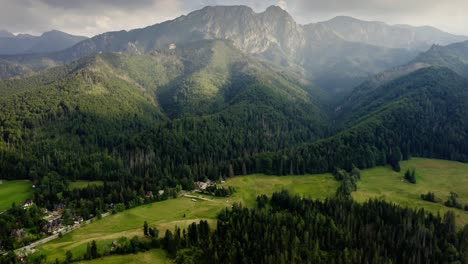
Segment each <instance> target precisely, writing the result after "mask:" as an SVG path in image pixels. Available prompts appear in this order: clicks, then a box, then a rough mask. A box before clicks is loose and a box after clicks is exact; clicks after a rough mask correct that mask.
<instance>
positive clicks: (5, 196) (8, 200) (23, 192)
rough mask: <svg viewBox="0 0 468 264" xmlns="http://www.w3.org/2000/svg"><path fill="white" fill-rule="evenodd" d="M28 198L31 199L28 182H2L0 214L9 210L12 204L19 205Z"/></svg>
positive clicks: (30, 184) (30, 188)
mask: <svg viewBox="0 0 468 264" xmlns="http://www.w3.org/2000/svg"><path fill="white" fill-rule="evenodd" d="M29 198H32V183H31V182H30V181H26V180H24V181H22V180H18V181H2V184H0V212H2V211H4V210H7V209H8V208H10V207H11V205H12V203H16V204H17V205H19V204H22V203H23V202H24V201H25V200H26V199H29Z"/></svg>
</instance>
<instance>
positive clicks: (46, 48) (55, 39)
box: [0, 30, 87, 55]
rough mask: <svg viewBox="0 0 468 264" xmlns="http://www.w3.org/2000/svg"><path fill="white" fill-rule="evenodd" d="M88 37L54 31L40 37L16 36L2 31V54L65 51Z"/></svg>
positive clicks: (0, 39) (0, 45)
mask: <svg viewBox="0 0 468 264" xmlns="http://www.w3.org/2000/svg"><path fill="white" fill-rule="evenodd" d="M85 39H87V37H81V36H74V35H70V34H67V33H64V32H61V31H57V30H52V31H48V32H45V33H43V34H42V35H40V36H32V35H28V34H18V35H14V34H12V33H10V32H8V31H5V30H0V54H6V55H12V54H25V53H46V52H54V51H60V50H64V49H66V48H69V47H71V46H73V45H75V44H76V43H78V42H80V41H83V40H85Z"/></svg>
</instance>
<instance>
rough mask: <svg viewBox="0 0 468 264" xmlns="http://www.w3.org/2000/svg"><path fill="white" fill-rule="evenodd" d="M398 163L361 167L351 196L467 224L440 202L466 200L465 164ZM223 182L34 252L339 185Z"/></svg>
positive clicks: (54, 251)
mask: <svg viewBox="0 0 468 264" xmlns="http://www.w3.org/2000/svg"><path fill="white" fill-rule="evenodd" d="M401 167H402V170H401V172H400V173H396V172H394V171H392V170H391V169H390V168H389V167H377V168H373V169H369V170H363V171H362V179H361V180H360V181H359V182H358V191H357V192H355V193H353V198H354V199H355V200H357V201H359V202H364V201H366V200H368V199H370V198H378V199H385V200H386V201H389V202H393V203H397V204H400V205H402V206H408V207H412V208H424V209H425V210H428V211H430V212H433V213H437V212H440V213H441V214H443V213H445V212H447V211H448V210H453V211H454V212H455V213H456V215H457V221H458V224H460V225H461V224H468V213H467V212H464V211H462V210H457V209H451V208H447V207H445V206H444V205H443V202H444V201H446V200H447V197H448V195H449V193H450V192H451V191H453V192H456V193H458V195H459V201H460V202H461V203H463V204H468V164H464V163H459V162H452V161H444V160H434V159H422V158H413V159H411V160H410V161H404V162H402V163H401ZM407 169H415V170H416V175H417V184H410V183H408V182H407V181H405V180H404V179H403V175H404V172H405V171H406V170H407ZM222 185H223V186H226V187H227V186H232V187H235V189H236V192H235V194H234V195H233V196H231V197H228V198H217V197H210V196H206V195H199V194H197V193H194V194H192V195H194V196H197V197H203V198H207V199H208V201H206V200H198V199H197V200H196V201H193V200H192V198H186V197H180V198H177V199H173V200H167V201H162V202H156V203H152V204H148V205H143V206H140V207H137V208H133V209H130V210H126V211H124V212H122V213H118V214H115V215H111V216H108V217H106V218H103V219H101V220H99V221H96V222H94V223H91V224H88V225H86V226H84V227H82V228H80V229H78V230H76V231H73V232H71V233H69V234H67V235H64V236H63V237H62V238H59V239H56V240H54V241H51V242H49V243H47V244H44V245H42V246H41V247H40V248H39V250H40V252H41V253H44V254H46V255H47V256H48V260H49V261H54V260H55V259H56V258H58V259H59V260H63V259H64V256H65V252H66V251H67V250H71V251H72V253H73V255H74V256H82V255H83V254H84V251H85V249H86V244H87V243H89V242H91V241H93V240H96V241H97V243H98V247H99V248H101V249H102V248H103V247H104V246H106V245H109V244H110V243H111V242H112V241H114V240H117V239H118V238H120V237H123V236H124V237H132V236H142V233H143V231H142V226H143V223H144V221H148V223H149V225H150V226H157V227H158V229H159V230H160V235H162V234H163V233H164V231H165V230H166V229H173V228H174V227H175V226H179V227H185V226H187V225H188V224H190V223H192V222H194V221H199V220H201V219H206V220H208V221H209V222H210V224H211V225H210V226H212V227H213V228H214V226H215V224H216V221H215V218H216V215H217V213H218V212H219V211H220V210H221V209H222V208H226V207H230V206H231V205H232V204H233V203H242V204H243V205H244V206H248V207H252V206H255V199H256V197H257V195H260V194H266V195H271V194H272V193H273V192H275V191H280V190H282V189H286V190H289V191H290V192H292V193H295V194H298V195H300V196H302V197H308V198H312V199H324V198H327V197H331V196H333V195H334V194H335V191H336V188H337V187H338V185H339V183H338V182H337V181H335V179H334V178H333V176H332V175H331V174H319V175H301V176H266V175H249V176H239V177H235V178H232V179H229V180H228V181H227V182H226V183H225V184H222ZM82 186H86V185H82ZM428 191H431V192H434V193H435V195H436V198H437V199H438V202H437V203H430V202H426V201H423V200H421V199H420V195H421V194H423V193H427V192H428ZM163 253H164V252H163V251H161V250H152V251H150V252H146V253H141V254H137V255H127V256H111V257H105V258H102V259H100V260H96V263H124V262H127V263H165V262H166V261H168V260H167V258H166V257H165V255H164V254H163ZM92 263H94V262H92Z"/></svg>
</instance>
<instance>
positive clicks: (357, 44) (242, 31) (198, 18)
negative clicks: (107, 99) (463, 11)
mask: <svg viewBox="0 0 468 264" xmlns="http://www.w3.org/2000/svg"><path fill="white" fill-rule="evenodd" d="M346 19H351V18H342V17H338V18H336V19H332V20H330V21H326V22H322V23H315V24H309V25H299V24H298V23H296V22H295V21H294V19H293V18H292V17H291V15H290V14H288V13H287V12H286V11H285V10H283V9H281V8H279V7H276V6H271V7H269V8H267V9H266V10H265V11H264V12H261V13H256V12H254V11H253V10H252V9H251V8H249V7H246V6H209V7H205V8H203V9H201V10H197V11H194V12H191V13H190V14H188V15H186V16H181V17H179V18H176V19H174V20H171V21H166V22H163V23H160V24H156V25H152V26H149V27H146V28H141V29H135V30H130V31H128V32H127V31H118V32H107V33H104V34H101V35H98V36H95V37H93V38H90V39H87V40H84V41H82V42H80V43H78V44H76V45H74V46H73V47H70V48H68V49H66V50H64V51H61V52H56V53H52V54H43V55H37V54H35V55H28V56H24V55H23V56H2V59H3V60H5V61H9V62H11V63H14V64H21V65H23V66H25V67H27V68H29V69H31V70H34V71H36V70H38V69H45V68H47V67H50V66H51V65H60V64H66V63H69V62H71V61H74V60H78V59H80V58H82V57H85V56H88V55H91V54H94V53H97V52H122V53H128V54H145V53H151V52H153V51H156V50H160V49H165V48H168V47H169V46H171V45H176V46H179V45H186V44H189V43H192V42H196V41H200V40H205V39H227V40H230V41H232V42H233V43H234V45H235V47H237V48H238V49H240V50H242V51H243V52H246V53H249V54H251V55H252V56H254V57H257V58H259V59H261V60H265V61H268V62H272V63H274V64H276V65H278V66H279V67H283V68H287V69H288V70H289V71H293V72H295V73H296V74H300V75H302V76H303V77H304V78H306V79H308V80H310V81H312V82H314V83H315V84H316V85H317V86H319V87H321V88H322V90H324V93H326V94H328V95H329V98H336V97H337V95H343V96H344V94H346V93H348V92H349V91H350V89H351V88H353V87H355V86H356V85H357V84H359V83H361V82H362V81H364V80H366V79H367V78H369V77H371V76H373V75H375V74H377V73H379V72H382V71H384V70H387V69H390V68H393V67H396V66H398V65H402V64H405V63H407V62H408V61H409V60H411V59H412V58H414V57H416V56H417V54H418V52H419V51H420V49H421V47H420V46H421V45H423V44H424V43H439V42H440V43H448V42H450V41H457V40H459V39H461V38H463V37H459V36H453V35H450V34H448V33H444V32H439V31H437V30H435V29H433V30H432V31H430V32H431V34H432V33H434V36H435V37H434V39H431V38H429V37H427V34H426V33H424V32H426V31H427V29H426V28H411V27H407V26H388V25H386V24H383V23H380V22H364V21H359V20H353V21H358V22H359V23H357V22H355V23H350V24H352V25H353V27H352V28H349V26H350V25H348V24H349V23H344V22H343V20H346ZM361 24H362V25H361ZM389 28H390V29H393V28H397V29H398V30H396V29H395V30H393V31H391V33H392V35H395V36H392V38H395V40H388V39H385V40H383V41H381V42H378V41H377V40H380V39H381V35H382V34H384V33H385V32H387V31H389V30H390V29H389ZM371 29H373V30H371ZM363 32H366V33H365V34H364V33H363ZM345 33H347V34H345ZM364 35H368V36H367V37H364ZM352 36H355V37H352ZM387 42H388V43H392V44H391V45H387ZM404 43H407V44H408V43H409V44H408V45H403V44H404ZM424 45H425V44H424ZM4 75H5V74H4Z"/></svg>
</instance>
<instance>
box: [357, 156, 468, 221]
mask: <svg viewBox="0 0 468 264" xmlns="http://www.w3.org/2000/svg"><path fill="white" fill-rule="evenodd" d="M407 169H415V170H416V184H411V183H409V182H407V181H405V180H404V179H403V175H404V173H405V171H406V170H407ZM429 191H430V192H433V193H434V194H435V196H436V199H437V203H431V202H427V201H423V200H421V198H420V195H421V194H423V193H424V194H425V193H427V192H429ZM450 192H456V193H457V194H458V196H459V198H458V200H459V201H460V202H461V203H462V204H468V164H465V163H461V162H455V161H446V160H435V159H422V158H412V159H411V160H409V161H404V162H402V163H401V172H400V173H396V172H394V171H392V170H391V169H390V167H377V168H373V169H369V170H363V171H362V179H361V181H359V182H358V191H357V192H355V193H353V198H354V199H355V200H356V201H358V202H363V201H366V200H368V199H370V198H379V199H384V200H386V201H389V202H393V203H396V204H399V205H402V206H407V207H411V208H424V209H425V210H428V211H430V212H432V213H437V212H440V213H441V214H444V213H445V212H447V211H448V210H452V211H454V212H455V214H456V215H457V220H458V224H459V225H464V224H468V213H467V212H465V211H463V210H458V209H454V208H448V207H446V206H444V205H443V203H444V202H445V201H447V198H448V196H449V193H450Z"/></svg>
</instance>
